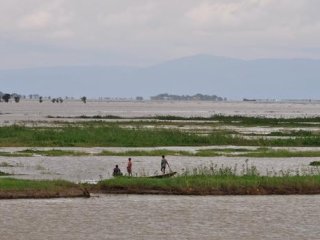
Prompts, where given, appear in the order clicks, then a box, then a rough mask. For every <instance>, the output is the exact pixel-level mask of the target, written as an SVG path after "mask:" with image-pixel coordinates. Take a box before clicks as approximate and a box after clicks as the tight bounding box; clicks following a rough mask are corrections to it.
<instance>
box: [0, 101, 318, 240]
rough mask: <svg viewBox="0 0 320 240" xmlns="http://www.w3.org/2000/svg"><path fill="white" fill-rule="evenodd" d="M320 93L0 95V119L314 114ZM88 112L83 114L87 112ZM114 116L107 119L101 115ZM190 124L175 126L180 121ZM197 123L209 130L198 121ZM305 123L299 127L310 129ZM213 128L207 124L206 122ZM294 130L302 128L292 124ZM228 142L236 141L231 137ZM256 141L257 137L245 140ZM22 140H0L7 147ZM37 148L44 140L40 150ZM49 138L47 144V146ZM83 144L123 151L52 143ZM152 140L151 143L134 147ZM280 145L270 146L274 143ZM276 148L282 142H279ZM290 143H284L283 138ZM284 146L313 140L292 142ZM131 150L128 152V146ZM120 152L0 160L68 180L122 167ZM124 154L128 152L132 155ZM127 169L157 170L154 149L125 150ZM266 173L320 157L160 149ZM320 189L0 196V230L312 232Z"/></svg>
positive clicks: (33, 234) (179, 234) (31, 235)
mask: <svg viewBox="0 0 320 240" xmlns="http://www.w3.org/2000/svg"><path fill="white" fill-rule="evenodd" d="M319 109H320V103H318V102H314V103H292V102H287V103H284V102H281V103H276V102H269V103H260V102H168V101H165V102H161V101H157V102H152V101H141V102H139V101H132V102H120V101H119V102H112V101H110V102H90V101H89V102H87V103H86V104H83V103H81V102H79V101H65V102H64V103H62V104H57V103H56V104H53V103H51V102H44V103H41V104H40V103H39V102H37V101H25V100H22V101H21V102H20V103H13V102H11V103H8V104H7V103H3V102H2V103H0V126H3V125H12V124H26V125H28V124H29V125H31V126H32V125H33V124H34V125H35V126H41V124H44V125H45V126H46V125H52V126H54V121H56V120H59V121H70V122H73V121H78V120H79V119H73V118H70V119H66V118H64V119H57V118H48V116H56V117H57V116H60V117H77V116H81V115H85V116H95V115H99V116H106V115H116V116H121V117H127V118H130V117H149V116H158V115H176V116H183V117H194V116H200V117H209V116H212V115H214V114H222V115H242V116H265V117H283V118H290V117H315V116H320V112H319ZM89 120H90V119H89ZM108 121H112V120H108ZM194 127H195V125H192V126H182V128H186V130H189V129H191V128H192V129H193V128H194ZM198 127H199V129H196V130H198V131H204V132H205V131H207V127H206V126H198ZM223 127H224V129H226V130H232V131H236V132H239V133H240V134H252V133H254V134H268V133H270V132H271V131H281V132H282V131H289V130H290V131H291V130H297V129H289V128H286V129H282V128H267V127H263V128H261V127H256V128H255V127H251V128H250V127H246V128H245V127H235V126H233V127H232V128H230V129H228V126H223ZM312 127H313V126H312V125H310V127H307V128H306V129H303V130H308V131H313V132H318V131H319V127H318V126H314V128H312ZM209 130H210V131H211V130H212V129H211V128H210V129H209ZM300 130H301V129H300ZM222 147H223V148H224V149H227V148H235V147H234V146H207V147H193V146H189V147H175V146H171V147H165V148H157V147H155V148H154V149H168V150H177V151H179V150H182V151H190V152H195V151H197V150H199V149H214V148H218V149H219V148H222ZM236 148H241V146H237V147H236ZM243 148H246V149H256V148H257V147H255V146H252V147H247V146H245V147H243ZM23 149H25V148H14V147H12V148H7V147H5V148H0V151H1V152H5V153H8V152H9V153H12V152H17V151H21V150H23ZM44 149H45V148H42V150H44ZM50 149H52V148H48V149H47V150H50ZM57 149H63V150H71V151H73V150H74V151H83V152H86V153H89V154H92V155H95V154H98V153H100V152H101V151H103V150H111V151H115V152H121V151H122V152H123V151H127V150H132V149H128V148H108V149H106V148H102V147H95V148H63V147H61V148H57ZM136 149H141V150H151V149H150V148H136ZM274 149H278V148H274ZM279 149H280V148H279ZM288 149H289V148H288ZM290 149H291V150H296V151H303V150H315V151H318V150H319V147H317V146H315V147H313V148H311V147H309V148H302V147H297V148H290ZM127 157H130V156H127ZM127 157H119V156H59V157H48V156H41V155H37V154H34V156H32V157H12V156H10V157H6V156H0V170H1V171H3V172H6V173H11V174H14V177H17V178H23V179H65V180H70V181H73V182H95V181H99V180H100V179H105V178H110V177H111V173H112V169H113V168H114V166H115V165H116V164H118V165H119V166H120V168H121V170H122V171H123V172H125V167H126V164H127ZM131 157H132V156H131ZM132 159H133V175H135V176H144V175H147V176H149V175H154V174H158V173H159V172H160V160H161V158H160V156H159V157H149V156H142V157H132ZM247 159H249V160H248V164H249V166H251V165H254V166H256V167H257V169H258V171H259V172H260V173H261V174H263V175H266V174H268V173H269V172H271V173H281V171H282V172H284V174H286V173H287V172H286V171H287V170H292V171H294V172H296V171H299V172H300V173H302V174H303V172H309V171H310V169H312V170H314V171H318V168H313V167H310V166H309V164H310V162H312V161H320V157H311V158H308V157H305V158H304V157H299V158H248V157H237V156H235V157H194V156H192V157H190V156H167V160H168V161H169V164H170V166H171V169H172V170H174V171H177V172H178V173H183V172H184V171H186V170H189V171H191V172H192V171H193V170H194V169H195V168H198V169H201V168H205V167H206V168H210V167H212V166H213V167H222V166H223V167H231V168H235V167H236V168H237V171H241V169H243V168H244V167H245V163H246V160H247ZM319 204H320V195H314V196H312V195H308V196H294V195H291V196H192V197H191V196H190V197H189V196H157V195H153V196H151V195H97V196H93V197H92V198H90V199H50V200H27V199H22V200H1V201H0V216H1V218H0V219H1V220H0V239H10V240H16V239H17V240H20V239H23V240H24V239H30V240H31V239H32V240H38V239H39V240H40V239H41V240H42V239H68V240H69V239H80V240H81V239H133V240H134V239H318V238H319V235H320V228H319V226H318V219H319V215H320V208H319Z"/></svg>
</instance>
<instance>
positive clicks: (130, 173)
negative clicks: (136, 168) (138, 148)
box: [127, 158, 132, 177]
mask: <svg viewBox="0 0 320 240" xmlns="http://www.w3.org/2000/svg"><path fill="white" fill-rule="evenodd" d="M127 172H128V176H130V177H132V162H131V158H129V159H128V165H127Z"/></svg>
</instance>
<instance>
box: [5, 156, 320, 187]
mask: <svg viewBox="0 0 320 240" xmlns="http://www.w3.org/2000/svg"><path fill="white" fill-rule="evenodd" d="M132 159H133V174H134V176H146V175H147V176H151V175H156V174H159V173H160V161H161V157H142V156H141V157H133V158H132ZM167 159H168V161H169V164H170V166H171V169H172V170H173V171H177V172H178V173H182V172H184V171H185V170H186V169H188V170H189V171H191V172H192V171H193V169H194V168H198V169H199V168H203V167H210V166H217V168H220V167H222V166H224V167H226V166H228V167H232V168H234V167H235V166H237V170H238V172H241V170H242V169H243V168H244V164H245V161H246V159H249V166H251V165H253V166H256V167H257V169H258V170H259V172H260V173H261V174H263V175H266V174H267V171H269V172H277V173H279V172H280V171H281V170H283V171H286V170H289V169H290V170H299V171H300V172H302V171H308V169H315V170H314V171H316V172H319V171H320V169H319V168H315V167H310V166H309V163H310V162H312V161H319V160H320V158H319V157H318V158H302V157H301V158H244V157H188V156H168V157H167ZM0 164H1V165H4V164H10V165H11V167H0V170H1V171H4V172H7V173H11V174H15V177H17V178H26V179H65V180H69V181H73V182H85V181H87V180H89V181H97V180H100V179H101V178H103V179H104V178H111V177H112V170H113V168H114V166H115V165H116V164H118V165H119V167H120V169H121V170H122V171H123V172H124V173H125V169H126V166H127V157H117V156H92V157H88V156H84V157H70V156H63V157H44V156H37V157H14V158H11V157H10V158H8V157H0Z"/></svg>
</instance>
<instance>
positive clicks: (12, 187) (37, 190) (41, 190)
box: [0, 178, 90, 199]
mask: <svg viewBox="0 0 320 240" xmlns="http://www.w3.org/2000/svg"><path fill="white" fill-rule="evenodd" d="M89 196H90V195H89V193H88V192H87V191H86V190H85V189H84V188H83V187H82V186H80V185H77V184H74V183H71V182H67V181H62V180H56V181H45V180H43V181H35V180H20V179H13V178H0V199H16V198H59V197H89Z"/></svg>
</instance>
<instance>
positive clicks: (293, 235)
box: [0, 195, 320, 240]
mask: <svg viewBox="0 0 320 240" xmlns="http://www.w3.org/2000/svg"><path fill="white" fill-rule="evenodd" d="M319 203H320V196H245V197H244V196H206V197H204V196H199V197H196V196H193V197H188V196H151V195H108V196H102V195H100V196H97V197H92V198H90V199H53V200H2V201H0V215H1V221H0V233H1V239H10V240H20V239H21V240H22V239H23V240H24V239H32V240H43V239H49V240H53V239H59V240H64V239H65V240H70V239H77V240H82V239H83V240H87V239H132V240H135V239H137V240H140V239H159V240H160V239H203V240H206V239H239V240H240V239H291V240H295V239H297V240H298V239H299V240H301V239H319V235H320V228H319V226H318V220H319V215H320V208H319V207H318V206H319Z"/></svg>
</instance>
